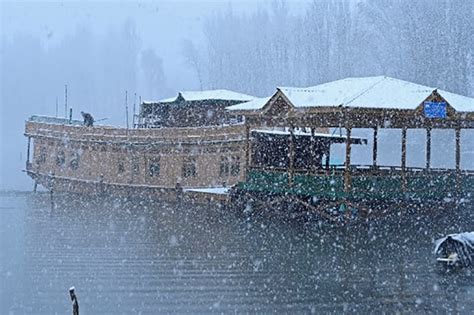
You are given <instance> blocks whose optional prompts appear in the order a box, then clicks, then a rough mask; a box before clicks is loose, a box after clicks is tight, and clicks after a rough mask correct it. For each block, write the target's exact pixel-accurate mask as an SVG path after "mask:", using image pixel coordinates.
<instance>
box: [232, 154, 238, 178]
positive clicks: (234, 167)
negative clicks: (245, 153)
mask: <svg viewBox="0 0 474 315" xmlns="http://www.w3.org/2000/svg"><path fill="white" fill-rule="evenodd" d="M239 174H240V156H233V157H232V161H231V165H230V175H231V176H238V175H239Z"/></svg>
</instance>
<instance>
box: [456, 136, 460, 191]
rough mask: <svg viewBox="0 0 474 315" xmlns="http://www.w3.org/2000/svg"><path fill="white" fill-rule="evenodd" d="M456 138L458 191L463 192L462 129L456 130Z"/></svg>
mask: <svg viewBox="0 0 474 315" xmlns="http://www.w3.org/2000/svg"><path fill="white" fill-rule="evenodd" d="M455 137H456V191H457V192H459V191H461V128H459V127H458V128H456V129H455Z"/></svg>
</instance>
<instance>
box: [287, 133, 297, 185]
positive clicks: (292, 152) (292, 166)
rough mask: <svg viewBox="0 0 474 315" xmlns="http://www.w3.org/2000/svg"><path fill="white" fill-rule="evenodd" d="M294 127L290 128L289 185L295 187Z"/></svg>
mask: <svg viewBox="0 0 474 315" xmlns="http://www.w3.org/2000/svg"><path fill="white" fill-rule="evenodd" d="M294 140H295V139H294V127H293V126H290V139H289V141H290V145H289V149H290V152H289V153H288V159H289V161H288V171H289V172H288V185H289V186H290V187H291V186H293V175H294V171H295V170H294V159H295V141H294Z"/></svg>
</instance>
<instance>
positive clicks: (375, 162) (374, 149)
mask: <svg viewBox="0 0 474 315" xmlns="http://www.w3.org/2000/svg"><path fill="white" fill-rule="evenodd" d="M377 142H378V128H377V127H375V128H374V145H373V147H372V165H373V167H374V168H375V167H377Z"/></svg>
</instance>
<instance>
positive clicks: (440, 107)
mask: <svg viewBox="0 0 474 315" xmlns="http://www.w3.org/2000/svg"><path fill="white" fill-rule="evenodd" d="M425 117H426V118H446V102H425Z"/></svg>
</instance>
